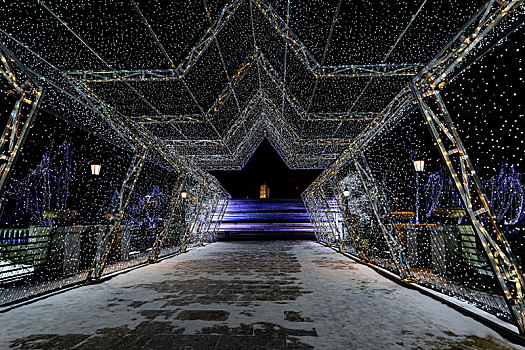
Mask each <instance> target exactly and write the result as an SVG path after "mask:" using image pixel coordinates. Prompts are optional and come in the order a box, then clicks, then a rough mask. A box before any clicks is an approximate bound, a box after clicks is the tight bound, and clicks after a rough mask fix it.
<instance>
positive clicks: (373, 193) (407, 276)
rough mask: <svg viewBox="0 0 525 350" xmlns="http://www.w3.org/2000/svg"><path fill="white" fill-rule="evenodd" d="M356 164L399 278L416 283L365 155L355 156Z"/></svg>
mask: <svg viewBox="0 0 525 350" xmlns="http://www.w3.org/2000/svg"><path fill="white" fill-rule="evenodd" d="M354 164H355V167H356V169H357V173H358V174H359V178H360V179H361V183H362V184H363V188H364V190H365V192H366V195H367V196H368V199H369V200H370V204H371V205H372V209H373V211H374V215H375V216H376V218H377V223H378V224H379V228H380V229H381V233H382V234H383V237H384V238H385V241H386V244H387V246H388V250H389V251H390V255H391V256H392V261H393V262H394V265H395V266H396V269H397V271H398V273H399V277H401V279H403V280H408V281H415V280H417V279H416V277H415V276H414V274H413V273H412V269H411V268H410V264H409V263H408V260H407V259H406V257H405V252H404V251H403V246H402V245H401V243H400V242H399V237H398V234H397V230H396V227H395V225H394V224H393V223H392V222H391V221H390V213H389V211H388V208H387V207H386V205H385V203H384V201H385V198H384V194H383V193H381V192H380V190H379V188H378V187H377V184H376V181H375V179H374V176H373V175H372V171H371V170H370V167H369V166H368V162H367V160H366V157H365V155H364V154H363V153H362V152H360V153H359V155H357V154H356V155H355V156H354Z"/></svg>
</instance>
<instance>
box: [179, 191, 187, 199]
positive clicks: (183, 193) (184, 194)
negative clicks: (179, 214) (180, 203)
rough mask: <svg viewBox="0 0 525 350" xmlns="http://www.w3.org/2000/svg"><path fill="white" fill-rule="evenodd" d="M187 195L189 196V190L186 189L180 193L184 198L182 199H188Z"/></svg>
mask: <svg viewBox="0 0 525 350" xmlns="http://www.w3.org/2000/svg"><path fill="white" fill-rule="evenodd" d="M186 197H188V192H186V191H182V192H181V193H180V198H182V199H186Z"/></svg>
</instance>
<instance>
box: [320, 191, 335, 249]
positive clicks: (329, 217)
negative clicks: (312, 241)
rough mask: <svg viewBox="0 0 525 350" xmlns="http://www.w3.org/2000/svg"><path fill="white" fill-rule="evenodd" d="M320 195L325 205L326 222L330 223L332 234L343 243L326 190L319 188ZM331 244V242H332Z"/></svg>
mask: <svg viewBox="0 0 525 350" xmlns="http://www.w3.org/2000/svg"><path fill="white" fill-rule="evenodd" d="M318 190H319V194H320V196H321V201H322V202H323V204H324V207H325V210H324V213H325V216H326V221H328V225H329V226H330V230H331V231H332V234H334V235H336V237H335V238H336V239H337V240H338V241H339V242H341V234H340V232H339V229H338V228H337V225H336V224H335V220H333V219H332V216H333V214H332V208H331V207H330V203H329V202H328V198H326V194H325V193H324V189H323V188H320V187H318ZM330 243H331V242H330Z"/></svg>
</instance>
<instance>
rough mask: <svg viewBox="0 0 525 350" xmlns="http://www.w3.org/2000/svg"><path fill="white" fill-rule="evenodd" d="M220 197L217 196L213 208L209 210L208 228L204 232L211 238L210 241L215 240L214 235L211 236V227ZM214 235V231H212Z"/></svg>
mask: <svg viewBox="0 0 525 350" xmlns="http://www.w3.org/2000/svg"><path fill="white" fill-rule="evenodd" d="M219 201H220V197H219V196H216V198H215V200H214V203H213V206H212V208H211V210H208V215H207V218H206V224H205V225H206V229H205V230H204V233H205V235H206V238H207V239H209V241H210V243H211V242H213V237H210V227H211V225H212V223H213V217H214V216H215V212H216V210H217V207H218V206H219ZM212 235H213V233H212Z"/></svg>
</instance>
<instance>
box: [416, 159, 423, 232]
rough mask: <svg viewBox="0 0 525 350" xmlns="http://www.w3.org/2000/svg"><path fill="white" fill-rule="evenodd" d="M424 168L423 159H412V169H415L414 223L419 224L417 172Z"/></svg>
mask: <svg viewBox="0 0 525 350" xmlns="http://www.w3.org/2000/svg"><path fill="white" fill-rule="evenodd" d="M424 169H425V161H424V160H414V170H415V171H416V224H419V173H421V172H423V170H424Z"/></svg>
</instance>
